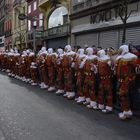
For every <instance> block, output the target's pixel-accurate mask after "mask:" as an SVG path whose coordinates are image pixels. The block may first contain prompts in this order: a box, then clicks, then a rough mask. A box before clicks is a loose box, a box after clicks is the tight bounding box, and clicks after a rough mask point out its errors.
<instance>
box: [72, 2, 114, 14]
mask: <svg viewBox="0 0 140 140" xmlns="http://www.w3.org/2000/svg"><path fill="white" fill-rule="evenodd" d="M110 1H112V0H82V1H81V2H77V3H74V4H73V6H72V13H77V12H80V11H82V10H85V9H89V8H91V7H95V6H98V5H101V4H104V3H107V2H110Z"/></svg>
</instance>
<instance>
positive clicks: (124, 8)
mask: <svg viewBox="0 0 140 140" xmlns="http://www.w3.org/2000/svg"><path fill="white" fill-rule="evenodd" d="M132 1H133V0H121V1H120V5H119V11H118V13H119V16H120V18H121V20H122V22H123V36H122V44H124V43H126V26H127V21H128V19H129V17H130V16H131V14H132V13H133V12H137V10H138V5H137V9H135V10H130V11H128V6H129V4H130V3H131V2H132Z"/></svg>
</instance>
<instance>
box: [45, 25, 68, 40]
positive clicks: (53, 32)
mask: <svg viewBox="0 0 140 140" xmlns="http://www.w3.org/2000/svg"><path fill="white" fill-rule="evenodd" d="M69 33H70V25H69V24H65V25H61V26H57V27H54V28H51V29H48V30H45V31H44V38H53V37H59V36H63V35H69Z"/></svg>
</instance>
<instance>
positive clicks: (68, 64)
mask: <svg viewBox="0 0 140 140" xmlns="http://www.w3.org/2000/svg"><path fill="white" fill-rule="evenodd" d="M65 51H66V53H65V54H64V56H63V60H62V67H63V71H64V83H65V85H64V90H65V92H66V93H65V94H64V95H63V96H64V97H67V98H68V99H72V98H74V97H75V91H74V69H73V68H72V63H73V61H74V59H75V56H76V53H75V52H73V51H72V49H71V46H70V45H67V46H66V47H65Z"/></svg>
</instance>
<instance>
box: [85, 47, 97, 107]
mask: <svg viewBox="0 0 140 140" xmlns="http://www.w3.org/2000/svg"><path fill="white" fill-rule="evenodd" d="M86 52H87V56H86V59H85V62H84V75H85V79H84V96H85V98H86V101H85V102H84V103H83V104H84V105H87V108H91V109H97V103H96V91H95V83H96V78H95V75H96V73H97V56H96V55H93V49H92V48H87V49H86ZM88 104H89V105H88Z"/></svg>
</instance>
